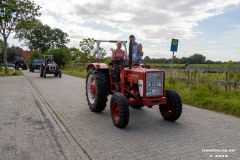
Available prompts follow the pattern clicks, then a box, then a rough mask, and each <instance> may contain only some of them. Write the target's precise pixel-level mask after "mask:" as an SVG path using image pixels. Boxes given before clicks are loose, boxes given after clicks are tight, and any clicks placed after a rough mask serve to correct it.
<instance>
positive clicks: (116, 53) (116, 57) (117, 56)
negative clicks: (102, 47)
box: [111, 41, 127, 82]
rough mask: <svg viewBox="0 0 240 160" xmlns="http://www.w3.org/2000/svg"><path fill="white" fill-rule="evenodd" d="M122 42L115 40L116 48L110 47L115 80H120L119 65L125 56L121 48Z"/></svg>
mask: <svg viewBox="0 0 240 160" xmlns="http://www.w3.org/2000/svg"><path fill="white" fill-rule="evenodd" d="M121 47H122V42H121V41H118V42H117V49H112V48H111V51H112V66H113V68H114V73H115V74H116V80H117V82H120V68H119V65H120V63H121V62H123V60H124V57H125V58H127V54H126V52H125V51H124V50H122V49H121Z"/></svg>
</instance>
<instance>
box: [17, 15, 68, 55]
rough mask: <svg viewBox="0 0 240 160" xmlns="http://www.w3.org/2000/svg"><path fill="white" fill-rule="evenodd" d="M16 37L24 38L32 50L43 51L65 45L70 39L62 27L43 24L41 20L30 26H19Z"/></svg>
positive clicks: (33, 22)
mask: <svg viewBox="0 0 240 160" xmlns="http://www.w3.org/2000/svg"><path fill="white" fill-rule="evenodd" d="M15 37H16V38H19V39H20V40H24V43H25V45H27V46H28V47H29V48H30V49H31V50H39V51H41V52H42V53H44V52H46V51H47V50H49V49H56V48H60V47H62V46H65V44H67V43H68V42H69V41H70V40H69V39H67V37H68V34H67V33H65V32H63V31H62V30H61V29H58V28H54V29H52V28H51V27H50V26H48V25H43V24H42V23H41V22H40V21H39V20H35V21H32V22H31V23H30V24H29V25H28V27H27V28H26V27H23V28H21V27H19V28H18V30H17V32H16V36H15Z"/></svg>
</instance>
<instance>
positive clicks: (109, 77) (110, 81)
mask: <svg viewBox="0 0 240 160" xmlns="http://www.w3.org/2000/svg"><path fill="white" fill-rule="evenodd" d="M95 42H96V43H97V48H99V46H100V43H101V42H110V43H116V42H117V41H101V40H96V41H95ZM122 43H123V46H124V47H125V50H126V51H127V49H126V41H122ZM87 72H88V73H87V77H86V96H87V101H88V105H89V108H90V109H91V110H92V111H93V112H102V111H103V110H104V109H105V107H106V103H107V96H108V95H112V97H111V102H110V111H111V116H112V121H113V123H114V125H115V126H116V127H118V128H124V127H126V126H127V125H128V122H129V106H131V107H133V108H135V109H139V108H141V107H143V106H148V107H149V108H152V106H155V105H157V106H159V110H160V113H161V115H162V117H163V118H164V119H165V120H167V121H171V122H173V121H175V120H177V119H178V118H179V117H180V116H181V113H182V102H181V98H180V96H179V95H178V93H177V92H175V91H174V90H165V72H164V71H162V70H157V69H151V67H150V66H148V65H146V64H138V63H132V44H131V41H130V44H129V62H128V63H126V62H124V61H122V62H121V64H120V79H121V81H120V83H119V82H118V83H117V82H116V78H115V77H116V76H115V73H114V72H113V69H109V67H108V65H106V64H105V63H100V54H99V50H98V63H92V64H89V65H88V66H87Z"/></svg>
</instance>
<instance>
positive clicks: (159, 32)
mask: <svg viewBox="0 0 240 160" xmlns="http://www.w3.org/2000/svg"><path fill="white" fill-rule="evenodd" d="M34 2H35V3H36V4H38V5H40V6H41V7H42V9H41V13H42V15H41V17H40V18H39V19H40V20H41V21H42V23H43V24H47V25H49V26H51V27H55V28H60V29H62V30H63V31H64V32H67V33H68V35H69V38H70V43H69V44H68V46H69V47H79V41H81V40H82V39H84V38H94V39H102V40H128V37H129V35H130V34H134V35H135V37H136V40H137V42H139V43H142V44H143V50H144V55H145V56H150V57H151V58H170V57H171V55H172V53H171V52H170V51H169V49H170V42H171V38H177V39H179V50H178V52H177V53H176V56H177V57H188V56H190V55H193V54H194V53H200V54H203V55H204V56H206V58H207V59H211V60H214V61H229V60H233V61H240V47H239V46H240V45H239V43H238V39H239V35H240V18H239V15H240V0H194V1H193V0H181V1H175V0H168V1H166V0H153V1H145V0H132V1H131V3H129V1H128V0H121V1H119V0H101V1H99V0H91V1H90V0H81V1H75V0H51V1H49V0H34ZM9 43H10V45H11V44H15V45H19V42H17V40H12V38H10V39H9ZM21 43H23V42H21ZM101 45H102V47H104V48H105V49H106V50H107V52H108V55H110V51H109V48H111V47H115V44H101Z"/></svg>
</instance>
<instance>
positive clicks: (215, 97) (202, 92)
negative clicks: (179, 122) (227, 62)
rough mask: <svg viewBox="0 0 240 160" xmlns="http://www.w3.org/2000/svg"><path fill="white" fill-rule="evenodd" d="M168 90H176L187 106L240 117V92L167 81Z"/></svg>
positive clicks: (214, 86)
mask: <svg viewBox="0 0 240 160" xmlns="http://www.w3.org/2000/svg"><path fill="white" fill-rule="evenodd" d="M166 88H171V89H174V90H176V91H177V92H178V93H179V95H180V96H181V98H182V101H183V103H185V104H189V105H192V106H196V107H199V108H204V109H209V110H215V111H218V112H223V113H226V114H231V115H235V116H240V99H239V97H240V90H233V89H230V90H227V91H225V88H224V87H221V86H217V85H212V84H211V83H210V82H209V83H204V84H200V83H199V84H197V83H196V82H182V81H171V82H170V81H166Z"/></svg>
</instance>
